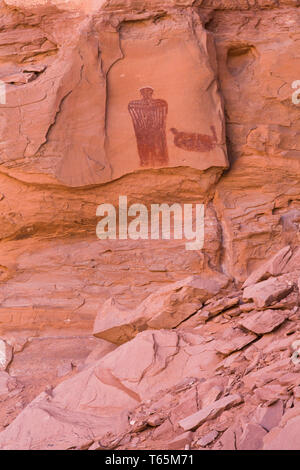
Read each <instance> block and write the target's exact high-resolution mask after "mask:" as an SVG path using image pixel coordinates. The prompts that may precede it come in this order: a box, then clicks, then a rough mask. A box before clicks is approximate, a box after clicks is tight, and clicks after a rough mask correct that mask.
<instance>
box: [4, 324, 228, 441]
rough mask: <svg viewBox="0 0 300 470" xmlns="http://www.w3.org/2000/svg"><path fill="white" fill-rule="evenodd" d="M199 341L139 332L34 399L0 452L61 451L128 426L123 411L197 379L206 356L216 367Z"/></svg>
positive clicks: (172, 333) (8, 430)
mask: <svg viewBox="0 0 300 470" xmlns="http://www.w3.org/2000/svg"><path fill="white" fill-rule="evenodd" d="M193 338H194V339H193ZM201 341H202V340H201V338H200V341H199V335H197V334H194V335H192V334H191V333H190V334H189V335H187V334H183V333H180V332H178V333H177V332H176V331H174V330H172V331H168V330H160V331H156V330H155V331H145V332H143V333H140V334H139V335H137V337H136V338H134V339H133V340H132V341H130V342H127V343H125V344H123V345H121V346H120V347H118V348H117V349H115V350H114V351H112V352H110V353H108V354H106V355H105V356H104V357H103V358H102V359H100V360H98V361H97V362H96V363H92V364H91V365H90V366H89V367H87V368H86V369H84V370H83V371H82V372H80V373H78V374H76V375H74V376H73V377H72V378H70V379H68V380H65V381H64V382H62V383H61V384H60V385H58V386H57V387H56V388H54V389H53V390H51V391H50V392H47V393H46V392H45V393H42V394H41V395H39V396H38V397H37V398H36V399H35V400H34V401H33V402H32V403H31V404H30V405H29V406H28V407H27V408H25V409H24V410H23V411H22V412H21V413H20V415H19V416H18V417H17V418H16V419H15V421H13V423H12V424H11V425H10V426H8V427H7V428H6V429H5V430H4V431H3V432H2V433H1V434H0V448H1V449H42V448H43V449H49V448H51V449H66V448H69V447H70V446H71V445H72V446H75V447H78V446H81V445H83V444H84V443H85V442H87V441H89V440H90V439H93V438H94V437H96V436H97V437H100V435H101V433H103V435H104V434H105V433H106V432H116V431H117V430H118V432H119V433H120V432H121V431H122V430H125V429H126V427H127V425H128V419H127V418H128V414H127V413H128V411H129V410H131V409H134V408H135V407H136V406H137V405H138V404H140V403H141V402H142V401H143V400H148V399H150V398H151V397H152V396H153V395H154V394H155V393H157V392H159V391H160V390H161V389H162V387H163V389H167V388H170V387H172V386H175V385H176V384H178V383H179V382H181V381H182V380H183V379H184V378H185V377H191V376H192V372H193V375H194V376H195V374H196V376H197V375H198V377H201V376H202V375H206V374H207V372H206V371H207V370H211V367H212V365H211V364H212V362H211V361H212V359H211V358H210V357H209V354H211V355H212V357H213V358H214V359H213V360H214V361H216V362H217V358H216V355H214V354H215V353H214V350H213V347H212V349H211V352H209V351H208V346H207V344H206V343H203V344H202V343H201ZM141 351H142V352H143V353H142V354H141ZM234 400H236V401H237V398H235V399H233V400H232V401H230V403H228V404H227V405H228V406H229V405H230V404H233V402H234ZM224 406H225V407H226V403H224ZM35 424H36V425H35ZM162 426H163V425H162ZM16 433H17V434H18V436H19V437H18V441H17V442H16V440H15V436H16Z"/></svg>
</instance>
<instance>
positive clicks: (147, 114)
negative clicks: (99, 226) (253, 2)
mask: <svg viewBox="0 0 300 470" xmlns="http://www.w3.org/2000/svg"><path fill="white" fill-rule="evenodd" d="M191 24H193V28H191ZM120 47H121V50H122V52H123V57H122V58H121V59H120V60H118V61H116V62H115V63H114V64H113V65H112V67H111V68H110V70H109V73H108V77H107V80H108V90H109V92H108V112H107V144H106V150H107V158H108V160H109V162H110V164H111V167H112V178H118V177H120V176H122V175H123V174H124V173H126V172H131V171H132V172H134V171H136V170H139V169H142V168H151V167H152V168H165V167H184V166H186V167H192V168H196V169H198V170H206V169H208V168H210V167H221V168H225V167H227V165H228V163H227V154H226V148H225V142H224V123H223V108H222V103H221V98H220V95H219V91H218V84H217V72H216V70H215V68H214V46H213V44H212V42H211V37H210V34H209V33H208V32H207V31H206V30H205V29H204V28H203V27H202V25H201V23H200V21H199V18H198V17H197V19H196V17H194V16H193V15H191V14H190V13H189V12H186V14H185V15H184V17H183V16H181V15H177V14H175V13H174V14H172V15H170V16H168V17H166V18H164V19H161V20H160V21H153V20H152V19H149V20H147V21H141V22H137V23H136V24H135V23H132V22H124V23H123V24H122V25H121V28H120ZM141 95H142V96H141ZM128 110H129V112H128Z"/></svg>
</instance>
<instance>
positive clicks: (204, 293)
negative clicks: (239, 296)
mask: <svg viewBox="0 0 300 470" xmlns="http://www.w3.org/2000/svg"><path fill="white" fill-rule="evenodd" d="M228 282H229V280H228V278H227V277H226V276H224V275H223V274H220V273H215V274H214V276H213V277H207V276H204V275H203V276H190V277H188V278H186V279H183V280H181V281H178V282H175V283H173V284H169V285H167V286H166V287H162V288H161V289H158V290H157V291H156V292H155V293H153V294H151V295H149V296H148V297H147V298H146V299H145V300H144V302H142V303H141V305H140V306H139V307H138V308H137V309H135V310H133V311H128V310H126V309H124V308H122V307H121V306H120V305H118V304H117V303H116V301H115V300H114V299H109V300H107V301H106V302H105V303H104V305H103V307H102V309H101V311H100V312H99V313H98V315H97V317H96V320H95V324H94V331H93V334H94V336H96V337H97V338H102V339H105V340H107V341H110V342H112V343H115V344H123V343H125V342H126V341H129V340H131V339H132V338H134V337H135V336H136V335H137V334H138V333H140V332H141V331H144V330H146V329H171V328H176V327H177V326H178V325H179V324H180V323H181V322H183V321H184V320H186V319H187V318H189V317H190V316H191V315H193V314H194V313H196V312H197V311H198V310H199V309H200V308H201V307H202V305H203V303H204V302H205V301H207V300H208V299H209V298H211V297H213V296H214V295H216V294H217V293H219V292H220V291H221V290H222V289H223V288H225V287H226V286H227V285H228Z"/></svg>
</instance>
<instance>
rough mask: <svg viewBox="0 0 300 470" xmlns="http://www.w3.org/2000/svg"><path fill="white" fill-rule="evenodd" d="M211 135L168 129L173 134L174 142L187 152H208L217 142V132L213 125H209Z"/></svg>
mask: <svg viewBox="0 0 300 470" xmlns="http://www.w3.org/2000/svg"><path fill="white" fill-rule="evenodd" d="M210 128H211V131H212V136H210V135H206V134H195V133H188V132H179V131H178V130H177V129H174V127H173V128H172V129H170V131H171V132H172V133H173V134H174V136H175V137H174V144H175V145H176V147H179V148H181V149H183V150H187V151H189V152H210V151H211V150H213V149H214V148H215V146H216V144H217V134H216V129H215V128H214V126H210Z"/></svg>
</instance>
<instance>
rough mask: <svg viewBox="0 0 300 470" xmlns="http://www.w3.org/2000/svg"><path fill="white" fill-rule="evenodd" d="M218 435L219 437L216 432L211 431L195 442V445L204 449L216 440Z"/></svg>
mask: <svg viewBox="0 0 300 470" xmlns="http://www.w3.org/2000/svg"><path fill="white" fill-rule="evenodd" d="M218 435H219V433H218V431H211V432H209V433H207V434H205V435H204V436H202V437H201V439H199V440H198V441H197V444H198V445H199V446H201V447H206V446H208V444H211V443H212V442H213V441H214V440H216V438H217V437H218Z"/></svg>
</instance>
